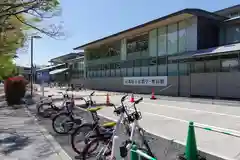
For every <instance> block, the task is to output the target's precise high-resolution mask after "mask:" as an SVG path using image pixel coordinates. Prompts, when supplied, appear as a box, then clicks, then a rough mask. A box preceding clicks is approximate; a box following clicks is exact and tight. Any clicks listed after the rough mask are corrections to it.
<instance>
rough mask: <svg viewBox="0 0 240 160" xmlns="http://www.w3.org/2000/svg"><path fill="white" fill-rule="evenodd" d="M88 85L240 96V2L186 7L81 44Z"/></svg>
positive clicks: (107, 88) (174, 93)
mask: <svg viewBox="0 0 240 160" xmlns="http://www.w3.org/2000/svg"><path fill="white" fill-rule="evenodd" d="M75 50H84V54H85V56H84V59H85V61H84V65H85V67H86V69H85V73H86V78H84V79H75V80H74V81H73V82H75V83H82V84H84V85H85V86H86V87H87V88H92V89H104V90H112V91H122V92H124V91H127V92H133V93H148V94H150V93H151V91H152V89H154V90H155V93H157V94H161V95H169V96H203V97H217V98H240V90H239V79H240V58H239V57H240V5H236V6H233V7H229V8H225V9H222V10H219V11H216V12H209V11H205V10H202V9H189V8H188V9H183V10H181V11H177V12H175V13H172V14H170V15H166V16H163V17H161V18H158V19H156V20H153V21H150V22H147V23H144V24H142V25H139V26H136V27H133V28H130V29H128V30H125V31H121V32H119V33H116V34H113V35H110V36H108V37H104V38H102V39H99V40H95V41H93V42H90V43H87V44H84V45H81V46H79V47H76V48H75Z"/></svg>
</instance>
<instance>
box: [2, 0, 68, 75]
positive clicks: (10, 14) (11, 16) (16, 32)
mask: <svg viewBox="0 0 240 160" xmlns="http://www.w3.org/2000/svg"><path fill="white" fill-rule="evenodd" d="M60 11H61V10H60V3H59V0H0V78H4V77H7V76H9V75H11V74H12V72H13V71H14V69H15V68H16V67H15V64H14V63H13V58H14V57H15V56H16V52H17V50H18V49H19V48H22V47H23V46H24V45H25V44H26V42H27V41H26V40H27V38H28V35H29V33H30V34H36V33H34V32H35V31H37V32H40V33H43V34H45V35H47V36H50V37H52V38H58V37H61V36H64V34H63V32H61V29H62V27H61V24H60V25H56V24H50V25H46V24H44V25H42V23H41V22H46V21H45V20H47V19H51V18H53V17H54V16H58V15H59V14H60Z"/></svg>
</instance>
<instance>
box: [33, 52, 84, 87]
mask: <svg viewBox="0 0 240 160" xmlns="http://www.w3.org/2000/svg"><path fill="white" fill-rule="evenodd" d="M83 57H84V54H83V53H82V52H79V53H69V54H66V55H63V56H59V57H56V58H53V59H51V60H50V61H49V63H51V65H50V66H47V67H44V68H41V69H39V70H37V73H38V74H39V75H45V77H48V78H47V79H49V80H48V81H54V82H60V83H66V84H69V82H70V79H71V78H81V77H83V74H84V67H83V65H82V62H83V61H84V58H83Z"/></svg>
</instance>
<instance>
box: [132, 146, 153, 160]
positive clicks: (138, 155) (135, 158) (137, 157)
mask: <svg viewBox="0 0 240 160" xmlns="http://www.w3.org/2000/svg"><path fill="white" fill-rule="evenodd" d="M142 158H144V160H146V159H147V160H157V159H155V158H153V157H151V156H149V155H147V154H146V153H144V152H143V151H141V150H139V149H137V146H135V145H133V146H132V149H131V158H130V160H142Z"/></svg>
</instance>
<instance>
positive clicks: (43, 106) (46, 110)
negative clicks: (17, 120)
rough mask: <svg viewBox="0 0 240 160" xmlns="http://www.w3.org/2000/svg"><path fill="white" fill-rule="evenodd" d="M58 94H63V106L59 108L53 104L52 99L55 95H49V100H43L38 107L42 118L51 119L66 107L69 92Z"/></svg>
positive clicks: (38, 112)
mask: <svg viewBox="0 0 240 160" xmlns="http://www.w3.org/2000/svg"><path fill="white" fill-rule="evenodd" d="M58 93H60V94H62V96H63V97H62V98H63V102H62V104H61V105H60V106H58V107H57V106H56V105H55V104H54V103H53V98H52V97H53V96H54V95H48V97H47V98H42V99H41V100H40V101H39V102H38V103H37V105H36V109H37V114H38V115H39V116H42V117H44V118H49V117H51V115H52V114H56V113H58V112H60V111H62V110H63V109H64V107H65V106H66V101H67V100H69V95H68V93H67V91H66V92H65V93H63V92H58Z"/></svg>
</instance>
